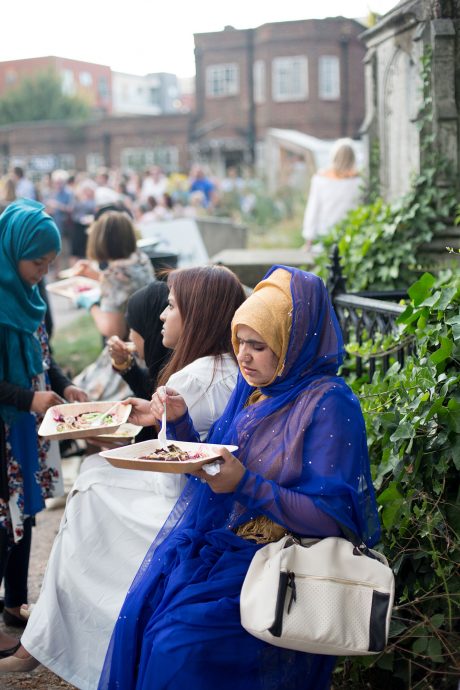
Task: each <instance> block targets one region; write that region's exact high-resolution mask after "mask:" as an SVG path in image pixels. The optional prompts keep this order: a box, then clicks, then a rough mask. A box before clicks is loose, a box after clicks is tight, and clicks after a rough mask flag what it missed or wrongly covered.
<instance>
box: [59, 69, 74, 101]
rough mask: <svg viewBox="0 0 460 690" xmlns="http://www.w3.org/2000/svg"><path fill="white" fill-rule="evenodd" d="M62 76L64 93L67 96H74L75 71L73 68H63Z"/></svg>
mask: <svg viewBox="0 0 460 690" xmlns="http://www.w3.org/2000/svg"><path fill="white" fill-rule="evenodd" d="M61 78H62V93H64V94H65V95H66V96H73V95H74V93H75V82H74V79H73V72H72V70H71V69H63V70H62V72H61Z"/></svg>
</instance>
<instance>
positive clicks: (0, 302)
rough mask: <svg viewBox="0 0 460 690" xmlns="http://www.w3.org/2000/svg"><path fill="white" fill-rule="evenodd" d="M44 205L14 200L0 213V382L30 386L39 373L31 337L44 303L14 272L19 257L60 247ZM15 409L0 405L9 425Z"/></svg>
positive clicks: (36, 349) (40, 368)
mask: <svg viewBox="0 0 460 690" xmlns="http://www.w3.org/2000/svg"><path fill="white" fill-rule="evenodd" d="M44 208H45V207H44V206H43V204H40V203H38V202H37V201H32V200H31V199H19V200H18V201H15V202H13V203H12V204H10V205H9V206H8V207H7V208H6V209H5V211H4V212H3V213H2V215H1V216H0V381H8V382H9V383H14V384H16V385H18V386H22V387H23V388H30V386H31V383H32V378H33V377H34V376H36V375H37V374H39V373H41V372H42V371H43V361H42V360H43V357H42V351H41V347H40V343H39V342H38V340H37V338H36V337H35V335H34V333H35V332H36V330H37V328H38V326H39V325H40V324H41V322H42V321H43V318H44V316H45V311H46V304H45V302H44V300H43V299H42V297H41V296H40V293H39V291H38V287H37V286H36V285H34V286H31V285H29V284H28V283H26V282H24V281H23V280H22V278H21V276H20V275H19V271H18V264H19V261H20V260H21V259H32V260H33V259H38V258H40V257H42V256H44V255H45V254H49V253H50V252H56V253H57V252H59V251H60V250H61V237H60V234H59V230H58V228H57V226H56V224H55V222H54V221H53V219H52V218H51V217H50V216H49V215H48V214H47V213H45V212H44ZM17 414H18V413H17V411H16V410H15V409H14V408H13V407H11V406H10V405H0V416H1V417H2V418H3V419H4V420H5V421H7V422H9V423H11V422H12V421H13V420H14V419H15V418H16V417H17Z"/></svg>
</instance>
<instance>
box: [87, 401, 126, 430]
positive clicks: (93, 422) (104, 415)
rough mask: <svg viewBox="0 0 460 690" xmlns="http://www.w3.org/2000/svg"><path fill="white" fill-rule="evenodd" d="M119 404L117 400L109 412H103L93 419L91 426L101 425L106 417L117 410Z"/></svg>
mask: <svg viewBox="0 0 460 690" xmlns="http://www.w3.org/2000/svg"><path fill="white" fill-rule="evenodd" d="M119 404H120V403H119V402H116V403H115V405H112V407H109V409H108V410H107V412H101V413H100V415H99V416H98V417H96V419H93V421H92V422H91V427H96V426H100V424H101V422H102V420H103V419H104V417H108V416H109V414H112V412H115V410H116V409H117V407H118V406H119Z"/></svg>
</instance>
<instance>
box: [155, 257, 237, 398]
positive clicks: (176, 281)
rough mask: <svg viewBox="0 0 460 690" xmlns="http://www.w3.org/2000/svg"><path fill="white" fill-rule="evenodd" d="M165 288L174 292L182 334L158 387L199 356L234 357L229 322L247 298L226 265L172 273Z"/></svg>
mask: <svg viewBox="0 0 460 690" xmlns="http://www.w3.org/2000/svg"><path fill="white" fill-rule="evenodd" d="M168 286H169V289H170V290H173V291H174V297H175V300H176V304H177V308H178V309H179V312H180V315H181V317H182V333H181V336H180V338H179V342H178V343H177V345H176V347H175V348H174V351H173V354H172V357H171V359H170V360H169V362H168V363H167V365H166V366H165V367H164V368H163V369H162V371H161V372H160V375H159V377H158V385H160V386H164V385H165V383H166V382H167V381H168V379H169V377H170V376H171V375H172V374H174V373H175V372H176V371H179V370H180V369H183V368H184V367H185V366H187V364H190V363H191V362H194V361H195V360H196V359H199V358H200V357H206V356H207V355H223V354H225V353H227V352H229V353H231V354H232V355H233V348H232V339H231V335H232V334H231V322H232V318H233V315H234V313H235V311H236V310H237V309H238V307H239V306H240V304H242V303H243V302H244V300H245V298H246V295H245V293H244V289H243V286H242V284H241V283H240V281H239V279H238V278H237V276H236V275H235V274H234V273H233V272H232V271H230V270H229V269H228V268H225V266H201V267H198V268H183V269H178V270H176V271H171V273H170V274H169V276H168Z"/></svg>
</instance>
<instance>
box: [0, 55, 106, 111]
mask: <svg viewBox="0 0 460 690" xmlns="http://www.w3.org/2000/svg"><path fill="white" fill-rule="evenodd" d="M49 70H52V71H54V72H56V74H57V75H58V76H59V77H60V78H61V83H62V91H63V93H65V94H67V95H68V96H82V97H83V98H84V99H85V100H86V101H87V102H88V103H89V104H90V106H91V107H92V108H93V109H95V110H98V111H100V112H102V113H105V114H110V113H111V111H112V71H111V69H110V67H108V65H97V64H95V63H93V62H83V61H81V60H70V59H68V58H61V57H55V56H48V57H38V58H27V59H25V60H8V61H5V62H0V97H1V96H3V95H4V94H5V93H6V91H8V89H11V88H14V87H15V86H16V85H17V84H19V82H20V81H21V79H24V77H30V76H33V75H34V74H37V73H39V72H46V71H49Z"/></svg>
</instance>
